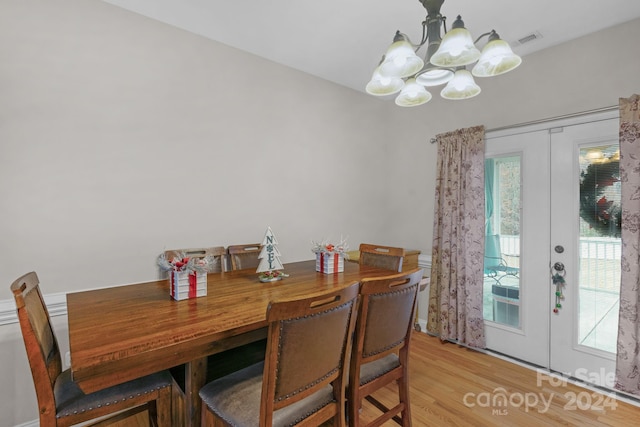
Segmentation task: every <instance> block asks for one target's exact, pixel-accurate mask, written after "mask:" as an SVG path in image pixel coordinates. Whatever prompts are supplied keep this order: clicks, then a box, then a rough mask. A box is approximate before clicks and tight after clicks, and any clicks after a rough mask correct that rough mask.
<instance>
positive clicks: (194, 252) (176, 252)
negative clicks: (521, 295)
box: [164, 246, 225, 273]
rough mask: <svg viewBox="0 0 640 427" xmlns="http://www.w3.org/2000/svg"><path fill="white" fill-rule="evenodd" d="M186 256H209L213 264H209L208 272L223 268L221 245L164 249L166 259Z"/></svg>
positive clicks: (222, 249) (223, 254)
mask: <svg viewBox="0 0 640 427" xmlns="http://www.w3.org/2000/svg"><path fill="white" fill-rule="evenodd" d="M183 255H184V256H187V257H190V258H193V257H196V258H205V257H210V259H212V260H213V264H212V265H210V266H209V270H208V273H221V272H222V271H223V269H224V258H225V251H224V247H223V246H213V247H210V248H188V249H169V250H166V251H164V256H165V258H166V259H167V260H171V259H173V258H175V257H182V256H183Z"/></svg>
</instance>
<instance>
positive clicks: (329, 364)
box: [260, 282, 359, 425]
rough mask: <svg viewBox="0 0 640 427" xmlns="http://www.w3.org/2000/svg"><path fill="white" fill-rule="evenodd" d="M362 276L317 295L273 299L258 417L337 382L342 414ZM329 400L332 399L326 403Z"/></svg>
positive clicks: (338, 409)
mask: <svg viewBox="0 0 640 427" xmlns="http://www.w3.org/2000/svg"><path fill="white" fill-rule="evenodd" d="M358 287H359V284H358V282H354V283H353V284H351V285H350V286H348V287H347V288H345V289H342V290H337V291H332V292H328V293H324V294H321V295H316V296H314V297H309V298H304V299H298V300H290V301H281V302H272V303H271V304H269V307H268V308H267V321H268V322H269V335H268V338H267V351H266V356H265V367H264V373H263V386H262V403H261V407H260V419H261V420H265V423H264V425H271V420H272V415H273V411H274V410H277V409H280V408H283V407H285V406H288V405H291V404H293V403H295V402H297V401H300V400H302V399H304V398H305V397H307V396H309V395H311V394H312V393H315V392H317V391H319V390H321V389H323V388H325V387H327V386H328V385H329V384H333V393H334V396H335V397H336V401H335V402H333V403H332V404H331V405H332V406H333V408H331V409H330V410H332V411H334V412H333V414H337V413H342V414H344V405H345V400H344V399H345V384H346V381H347V374H348V372H347V371H348V370H347V368H346V366H347V361H348V356H349V354H350V351H351V344H352V339H351V337H352V333H353V330H354V327H355V318H356V311H355V309H356V308H357V300H358ZM328 406H329V405H328Z"/></svg>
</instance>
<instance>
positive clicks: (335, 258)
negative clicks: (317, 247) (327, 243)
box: [316, 252, 344, 274]
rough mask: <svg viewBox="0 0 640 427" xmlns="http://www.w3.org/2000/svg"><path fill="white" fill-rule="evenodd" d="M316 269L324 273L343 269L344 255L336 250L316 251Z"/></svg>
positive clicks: (337, 271)
mask: <svg viewBox="0 0 640 427" xmlns="http://www.w3.org/2000/svg"><path fill="white" fill-rule="evenodd" d="M316 271H319V272H321V273H325V274H331V273H341V272H343V271H344V256H343V255H342V254H341V253H338V252H316Z"/></svg>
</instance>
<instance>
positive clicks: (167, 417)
mask: <svg viewBox="0 0 640 427" xmlns="http://www.w3.org/2000/svg"><path fill="white" fill-rule="evenodd" d="M172 398H173V396H172V393H171V387H164V388H162V389H160V390H159V391H158V398H157V399H156V400H155V402H153V403H152V405H150V406H154V407H155V410H154V412H155V421H156V423H157V426H158V427H171V424H172V418H171V409H172V408H171V406H172ZM149 413H150V414H151V410H150V411H149Z"/></svg>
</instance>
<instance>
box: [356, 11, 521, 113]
mask: <svg viewBox="0 0 640 427" xmlns="http://www.w3.org/2000/svg"><path fill="white" fill-rule="evenodd" d="M418 1H420V3H422V5H423V6H424V8H425V9H426V10H427V17H426V19H425V20H424V21H423V22H422V39H421V40H420V43H418V44H413V43H412V42H411V41H410V40H409V37H408V36H407V35H406V34H403V33H401V32H400V31H396V35H395V37H394V38H393V43H392V44H391V46H389V49H387V52H386V53H385V54H384V56H383V57H382V60H381V61H380V63H379V64H378V66H377V67H376V69H375V70H374V71H373V76H372V78H371V81H369V83H368V84H367V87H366V91H367V93H369V94H371V95H375V96H385V95H392V94H395V93H397V92H400V94H399V95H398V96H397V97H396V104H397V105H399V106H401V107H414V106H417V105H422V104H424V103H426V102H429V101H430V100H431V94H430V93H429V92H428V91H427V89H426V88H427V87H431V86H439V85H443V84H445V83H446V86H445V87H444V88H443V89H442V90H441V91H440V96H442V97H443V98H445V99H453V100H459V99H469V98H472V97H474V96H476V95H478V94H479V93H480V86H478V85H477V84H476V83H475V81H474V79H473V77H474V76H475V77H491V76H497V75H500V74H504V73H506V72H508V71H511V70H513V69H514V68H516V67H517V66H518V65H520V63H521V62H522V59H521V58H520V57H519V56H518V55H516V54H515V53H513V51H512V50H511V47H510V46H509V44H508V43H507V42H506V41H504V40H502V39H501V38H500V36H499V35H498V34H497V33H496V32H495V31H494V30H491V31H490V32H488V33H484V34H482V35H480V36H479V37H478V38H477V39H476V40H475V41H474V40H473V38H472V37H471V34H470V33H469V31H468V30H467V29H466V28H465V27H464V22H463V21H462V18H461V17H460V15H458V18H457V19H456V20H455V22H454V23H453V25H452V28H451V30H450V31H448V32H447V29H446V17H444V16H442V15H441V14H440V7H441V6H442V3H444V0H418ZM441 28H443V29H444V32H445V35H444V37H440V29H441ZM484 37H487V38H488V41H487V43H486V45H485V46H484V48H483V50H482V52H480V50H478V48H476V46H475V45H476V43H478V41H480V40H481V39H482V38H484ZM427 42H428V43H427ZM425 44H427V48H426V54H425V59H424V60H423V59H422V58H421V57H419V56H418V55H417V52H418V51H419V50H420V48H422V47H423V46H424V45H425ZM476 61H477V62H476ZM474 62H476V64H475V65H474V66H473V68H472V69H471V71H469V70H467V66H468V65H470V64H473V63H474Z"/></svg>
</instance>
